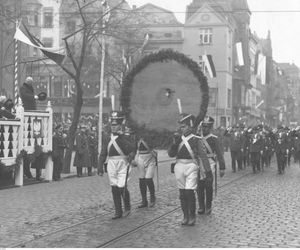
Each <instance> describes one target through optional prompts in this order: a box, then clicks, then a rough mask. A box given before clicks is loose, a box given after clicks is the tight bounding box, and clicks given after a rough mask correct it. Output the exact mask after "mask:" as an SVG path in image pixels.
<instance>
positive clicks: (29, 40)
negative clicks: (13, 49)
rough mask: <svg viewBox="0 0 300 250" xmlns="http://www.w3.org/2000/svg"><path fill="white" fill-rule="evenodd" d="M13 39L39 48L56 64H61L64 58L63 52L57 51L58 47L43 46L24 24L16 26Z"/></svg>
mask: <svg viewBox="0 0 300 250" xmlns="http://www.w3.org/2000/svg"><path fill="white" fill-rule="evenodd" d="M21 27H22V30H21ZM14 39H15V40H18V41H20V42H23V43H26V44H28V45H30V46H32V47H35V48H38V49H40V50H41V51H42V52H43V54H44V55H45V56H46V57H48V58H49V59H51V60H53V61H54V62H56V63H57V64H61V63H62V61H63V60H64V58H65V55H64V54H62V53H59V51H60V49H55V48H46V47H44V45H43V44H42V42H41V41H40V40H39V39H38V38H36V37H35V36H34V35H32V34H31V33H30V32H29V30H28V29H27V27H26V26H25V25H24V24H23V25H22V24H20V25H19V26H18V27H17V28H16V33H15V35H14Z"/></svg>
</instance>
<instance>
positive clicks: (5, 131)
mask: <svg viewBox="0 0 300 250" xmlns="http://www.w3.org/2000/svg"><path fill="white" fill-rule="evenodd" d="M52 122H53V111H52V107H51V103H50V101H49V102H48V105H47V108H46V110H45V111H41V110H33V111H24V108H23V106H22V103H21V101H19V104H18V105H17V107H16V119H15V120H0V160H1V163H2V164H4V165H5V166H11V165H14V164H16V163H17V162H16V160H17V157H18V155H19V154H20V153H21V151H22V150H25V151H26V152H27V154H32V153H33V152H34V151H35V145H38V146H41V147H42V150H43V152H45V153H47V152H49V151H52V126H53V125H52ZM52 172H53V163H52V158H51V154H49V156H48V159H47V161H46V166H45V180H47V181H52ZM15 185H17V186H23V160H21V161H20V164H19V166H17V167H16V169H15Z"/></svg>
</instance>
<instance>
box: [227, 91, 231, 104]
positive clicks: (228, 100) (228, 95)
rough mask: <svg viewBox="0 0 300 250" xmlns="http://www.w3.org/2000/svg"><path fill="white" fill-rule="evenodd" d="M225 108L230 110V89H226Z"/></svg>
mask: <svg viewBox="0 0 300 250" xmlns="http://www.w3.org/2000/svg"><path fill="white" fill-rule="evenodd" d="M227 108H231V89H227Z"/></svg>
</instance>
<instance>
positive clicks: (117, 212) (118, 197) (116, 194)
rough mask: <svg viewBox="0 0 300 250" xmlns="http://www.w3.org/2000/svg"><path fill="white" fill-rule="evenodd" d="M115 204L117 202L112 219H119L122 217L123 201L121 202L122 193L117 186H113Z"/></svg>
mask: <svg viewBox="0 0 300 250" xmlns="http://www.w3.org/2000/svg"><path fill="white" fill-rule="evenodd" d="M111 191H112V195H113V199H114V204H115V215H114V217H112V219H113V220H114V219H118V218H121V217H122V202H121V194H120V192H119V188H118V187H117V186H112V187H111Z"/></svg>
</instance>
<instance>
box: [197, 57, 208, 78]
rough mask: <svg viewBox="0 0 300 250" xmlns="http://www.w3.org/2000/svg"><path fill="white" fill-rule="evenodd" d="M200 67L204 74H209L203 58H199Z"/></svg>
mask: <svg viewBox="0 0 300 250" xmlns="http://www.w3.org/2000/svg"><path fill="white" fill-rule="evenodd" d="M199 67H200V69H201V71H202V72H203V73H204V74H207V73H208V70H207V67H206V66H205V63H204V61H203V57H202V56H199Z"/></svg>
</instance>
